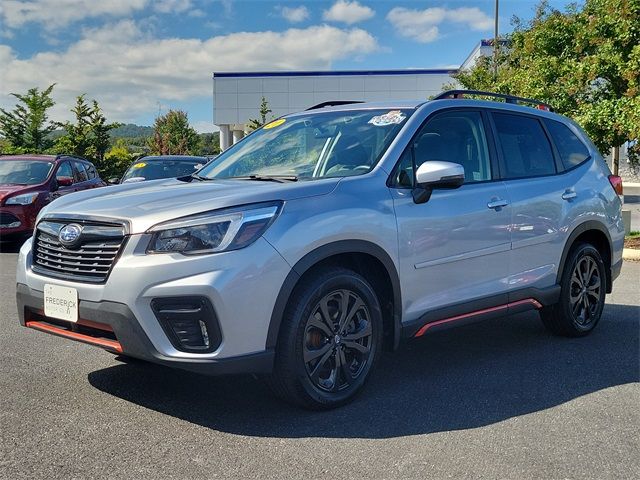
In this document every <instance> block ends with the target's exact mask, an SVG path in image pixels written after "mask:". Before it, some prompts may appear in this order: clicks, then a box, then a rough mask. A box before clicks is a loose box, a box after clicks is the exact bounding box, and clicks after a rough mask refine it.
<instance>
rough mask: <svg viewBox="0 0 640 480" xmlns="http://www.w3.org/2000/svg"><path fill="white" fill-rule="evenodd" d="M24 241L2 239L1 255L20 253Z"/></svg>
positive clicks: (0, 245)
mask: <svg viewBox="0 0 640 480" xmlns="http://www.w3.org/2000/svg"><path fill="white" fill-rule="evenodd" d="M23 243H24V240H22V241H20V240H17V241H16V240H3V239H1V238H0V253H18V252H19V251H20V247H21V246H22V244H23Z"/></svg>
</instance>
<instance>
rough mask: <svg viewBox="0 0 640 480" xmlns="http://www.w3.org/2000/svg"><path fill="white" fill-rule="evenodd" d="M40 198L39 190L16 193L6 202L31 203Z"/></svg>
mask: <svg viewBox="0 0 640 480" xmlns="http://www.w3.org/2000/svg"><path fill="white" fill-rule="evenodd" d="M36 198H38V192H35V193H23V194H22V195H16V196H15V197H10V198H8V199H7V201H6V202H4V204H5V205H31V204H32V203H33V202H35V201H36Z"/></svg>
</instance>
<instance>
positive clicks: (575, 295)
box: [540, 243, 607, 337]
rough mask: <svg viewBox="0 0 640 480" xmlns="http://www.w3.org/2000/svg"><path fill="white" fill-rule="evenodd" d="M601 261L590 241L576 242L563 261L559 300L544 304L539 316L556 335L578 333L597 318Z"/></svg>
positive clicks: (602, 274)
mask: <svg viewBox="0 0 640 480" xmlns="http://www.w3.org/2000/svg"><path fill="white" fill-rule="evenodd" d="M606 281H607V280H606V275H605V265H604V262H603V260H602V257H601V256H600V253H599V252H598V250H596V249H595V248H594V247H593V245H591V244H588V243H581V244H578V245H576V246H575V247H574V248H573V249H572V251H571V253H570V254H569V257H568V258H567V261H566V263H565V268H564V271H563V272H562V278H561V281H560V286H561V292H560V300H559V301H558V303H557V304H555V305H551V306H549V307H545V308H543V309H542V310H541V311H540V317H541V319H542V322H543V323H544V325H545V327H547V329H548V330H549V331H551V332H552V333H554V334H556V335H562V336H566V337H582V336H584V335H587V334H589V333H591V331H592V330H593V329H594V328H595V326H596V325H597V324H598V322H599V321H600V317H601V316H602V310H603V308H604V299H605V295H606Z"/></svg>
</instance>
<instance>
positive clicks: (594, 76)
mask: <svg viewBox="0 0 640 480" xmlns="http://www.w3.org/2000/svg"><path fill="white" fill-rule="evenodd" d="M639 19H640V0H586V1H585V3H584V6H583V7H582V8H580V7H578V6H577V5H575V4H574V5H571V6H569V7H568V8H567V10H566V11H565V12H560V11H558V10H555V9H552V8H550V7H549V6H548V4H547V2H546V1H545V2H542V3H541V4H540V5H539V6H538V8H537V11H536V15H535V16H534V18H533V20H531V21H529V22H524V21H522V20H520V19H515V20H514V24H515V30H514V32H513V33H512V34H511V35H509V37H508V40H509V43H510V46H509V48H508V49H504V50H503V52H502V54H501V55H500V56H499V58H498V65H497V75H495V76H494V75H493V71H494V64H493V59H492V58H484V59H482V60H481V61H480V62H479V63H478V64H477V65H476V66H475V67H474V68H473V69H471V70H469V71H463V72H460V73H459V74H457V75H456V78H457V80H458V81H459V82H460V83H461V84H462V85H463V86H465V87H466V88H470V89H479V90H491V91H497V92H501V93H509V94H513V95H519V96H524V97H531V98H536V99H540V100H542V101H545V102H547V103H549V104H551V105H552V106H553V107H554V108H555V109H556V111H557V112H558V113H561V114H563V115H567V116H569V117H571V118H573V119H574V120H576V121H577V122H578V123H579V124H580V125H581V126H582V127H583V128H584V129H585V130H586V131H587V133H588V134H589V136H590V137H591V139H592V140H593V141H594V143H595V144H596V145H597V146H598V148H599V149H600V150H601V151H602V152H604V153H607V152H608V151H609V150H610V149H611V147H619V146H621V145H623V144H624V143H625V142H627V141H634V140H638V139H639V138H640V21H639ZM636 148H637V147H636ZM637 153H638V152H637V151H636V150H634V149H631V152H630V159H631V160H632V161H635V162H636V165H637V159H638V157H637Z"/></svg>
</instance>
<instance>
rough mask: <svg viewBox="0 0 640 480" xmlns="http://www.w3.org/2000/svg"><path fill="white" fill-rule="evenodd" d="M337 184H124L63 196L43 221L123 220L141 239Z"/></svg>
mask: <svg viewBox="0 0 640 480" xmlns="http://www.w3.org/2000/svg"><path fill="white" fill-rule="evenodd" d="M339 181H340V179H339V178H328V179H323V180H315V181H308V182H289V183H276V182H265V181H253V180H212V181H198V180H194V181H192V182H182V181H180V180H176V179H164V180H152V181H148V182H138V183H125V184H122V185H114V186H109V187H103V188H96V189H91V190H85V191H82V192H77V193H72V194H69V195H64V196H62V197H60V198H58V199H57V200H55V201H54V202H52V203H50V204H49V205H48V206H47V207H45V209H44V210H43V211H42V212H41V216H47V217H55V216H57V215H60V216H65V217H70V218H73V217H74V216H75V217H77V218H81V217H92V218H95V219H103V220H106V219H111V220H114V219H115V220H125V221H127V222H128V223H129V226H130V231H131V233H143V232H145V231H146V230H148V229H149V228H150V227H152V226H153V225H155V224H157V223H160V222H165V221H167V220H172V219H175V218H179V217H184V216H186V215H193V214H196V213H202V212H207V211H210V210H217V209H220V208H226V207H234V206H237V205H244V204H248V203H257V202H267V201H274V200H284V201H287V200H294V199H296V198H303V197H311V196H317V195H326V194H328V193H330V192H331V191H332V190H333V189H334V188H335V186H336V185H337V184H338V182H339Z"/></svg>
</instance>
